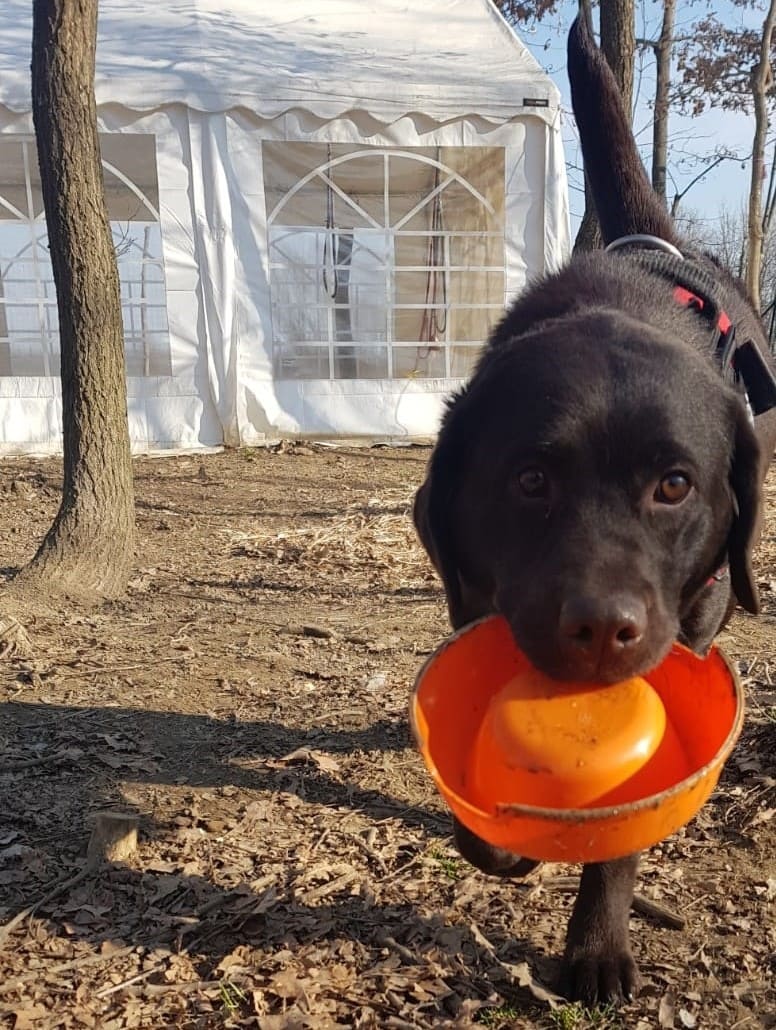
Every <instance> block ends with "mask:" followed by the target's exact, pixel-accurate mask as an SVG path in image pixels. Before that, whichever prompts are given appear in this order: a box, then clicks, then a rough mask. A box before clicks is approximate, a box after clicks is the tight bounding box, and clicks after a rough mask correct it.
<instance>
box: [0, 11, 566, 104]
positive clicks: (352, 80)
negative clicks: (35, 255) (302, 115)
mask: <svg viewBox="0 0 776 1030" xmlns="http://www.w3.org/2000/svg"><path fill="white" fill-rule="evenodd" d="M1 6H2V10H0V26H1V27H2V31H1V32H0V104H2V105H4V106H6V107H8V108H10V109H11V110H13V111H17V112H20V111H26V110H28V108H29V81H28V68H29V49H30V33H31V9H32V4H31V2H30V0H3V4H2V5H1ZM97 53H98V60H97V75H96V84H95V85H96V93H97V102H98V104H100V105H101V104H108V103H114V102H118V103H121V104H122V105H123V106H125V107H128V108H130V109H132V110H134V111H148V110H152V109H153V108H156V107H162V106H164V105H167V104H175V103H177V104H183V105H185V106H186V107H188V108H192V109H193V110H198V111H202V112H206V111H209V112H215V111H228V110H232V109H234V108H240V107H243V108H245V109H246V110H248V111H250V112H252V113H253V114H255V115H257V116H259V117H262V118H275V117H277V116H278V115H281V114H283V113H285V112H286V111H288V110H291V109H292V108H297V107H298V108H302V109H303V110H305V111H310V112H312V113H313V114H315V115H316V116H317V117H319V118H326V119H329V118H336V117H338V116H340V115H342V114H344V113H345V112H347V111H351V110H362V111H369V112H370V114H371V115H372V116H373V117H374V118H376V119H378V120H380V121H383V122H386V121H393V120H395V119H396V118H401V117H403V116H404V115H405V114H407V113H408V112H416V113H418V114H421V115H424V116H427V117H429V118H434V119H438V120H441V119H444V118H449V117H460V116H466V115H471V114H477V115H479V116H480V117H483V118H487V119H491V120H495V121H505V120H508V119H510V118H511V117H513V115H514V113H515V111H516V110H519V109H520V107H521V106H522V104H523V102H524V100H528V101H529V103H530V102H536V101H539V102H547V103H548V105H549V106H548V108H547V109H544V108H537V109H535V110H536V111H537V112H538V114H539V116H540V117H545V118H547V119H548V120H551V119H552V117H553V113H554V112H555V111H556V110H557V107H558V102H559V98H558V91H557V89H556V87H555V86H554V84H553V83H552V81H551V80H550V79H549V78H548V77H547V76H546V75H545V74H544V73H543V72H542V70H541V68H540V67H539V65H538V64H537V62H536V61H535V60H534V58H533V57H532V56H531V54H530V53H529V51H528V50H527V49H526V48H525V47H524V46H523V44H522V43H520V41H519V40H518V39H517V38H516V36H515V35H514V34H513V33H512V32H511V30H510V29H509V27H508V26H507V25H506V24H505V23H504V21H503V20H502V18H501V17H500V15H499V14H498V12H497V10H496V9H495V8H494V7H493V6H492V5H491V4H490V3H489V2H488V0H424V2H423V3H414V4H411V3H408V2H407V0H321V2H317V3H316V2H313V0H284V2H283V3H278V4H273V3H268V2H263V3H262V2H257V0H229V2H228V3H223V2H221V0H165V2H163V3H158V2H155V0H101V3H100V8H99V20H98V42H97Z"/></svg>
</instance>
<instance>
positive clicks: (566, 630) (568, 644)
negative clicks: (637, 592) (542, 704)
mask: <svg viewBox="0 0 776 1030" xmlns="http://www.w3.org/2000/svg"><path fill="white" fill-rule="evenodd" d="M558 630H559V638H560V640H559V643H560V645H561V648H562V649H563V651H564V652H565V653H566V655H567V656H568V658H569V659H570V660H571V661H572V662H573V661H574V660H575V658H576V659H578V660H583V661H584V662H585V664H586V665H589V664H595V665H596V666H597V667H600V668H601V669H602V670H603V671H605V670H606V667H607V666H608V665H609V664H611V663H612V662H617V661H618V660H620V659H621V658H622V657H623V656H624V652H625V651H627V650H628V649H629V648H633V647H635V646H636V645H638V644H639V643H641V641H642V640H643V638H644V634H645V632H646V630H647V609H646V606H645V604H644V602H643V601H641V600H640V599H639V598H637V597H632V596H627V595H620V596H613V597H611V596H610V597H607V598H605V599H598V598H594V597H584V596H579V597H571V598H567V599H566V600H565V601H564V603H563V605H562V607H561V611H560V620H559V626H558Z"/></svg>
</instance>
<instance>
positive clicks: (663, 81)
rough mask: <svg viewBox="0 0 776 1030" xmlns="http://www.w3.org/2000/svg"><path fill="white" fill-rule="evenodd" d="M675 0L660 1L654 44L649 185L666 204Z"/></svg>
mask: <svg viewBox="0 0 776 1030" xmlns="http://www.w3.org/2000/svg"><path fill="white" fill-rule="evenodd" d="M675 21H676V0H663V20H662V22H661V25H660V35H659V37H658V39H657V42H656V43H655V45H654V52H655V66H656V72H657V81H656V83H655V107H654V115H655V118H654V121H653V123H652V187H653V189H654V190H655V193H657V195H658V196H659V197H660V199H661V200H662V201H663V203H664V204H665V205H666V207H667V206H668V198H667V193H666V176H667V172H668V114H669V110H670V106H671V56H672V53H673V46H674V23H675Z"/></svg>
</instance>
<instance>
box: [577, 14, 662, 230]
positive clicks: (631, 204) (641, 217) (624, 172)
mask: <svg viewBox="0 0 776 1030" xmlns="http://www.w3.org/2000/svg"><path fill="white" fill-rule="evenodd" d="M568 75H569V82H570V83H571V103H572V106H573V108H574V116H575V118H576V120H577V126H578V128H579V135H580V137H581V140H582V155H583V157H584V159H585V172H586V173H587V178H588V181H589V183H590V188H591V190H592V192H593V199H594V200H595V206H596V211H597V213H598V221H599V222H600V225H601V234H602V235H603V239H604V243H611V242H612V240H616V239H618V238H619V237H620V236H630V235H632V234H634V233H647V234H649V235H650V236H658V237H660V239H663V240H668V241H669V242H670V243H674V244H677V243H678V242H679V240H678V237H677V236H676V233H675V232H674V229H673V225H672V223H671V219H670V218H669V216H668V212H667V211H666V210H665V209H664V208H663V206H662V204H661V203H660V201H659V200H658V198H657V195H656V194H655V192H654V190H653V189H652V186H651V184H650V182H649V179H648V178H647V173H646V171H645V170H644V165H643V164H642V163H641V157H640V156H639V152H638V149H637V147H636V142H635V140H634V138H633V133H632V132H631V128H630V119H629V118H628V116H627V115H626V112H625V106H624V104H623V100H622V95H621V93H620V90H619V88H618V86H617V82H616V80H615V78H614V75H613V74H612V70H611V68H610V67H609V65H608V64H607V63H606V59H605V57H604V55H603V54H602V53H601V51H600V50H599V49H598V47H597V46H596V44H595V41H594V39H593V35H592V32H591V29H590V27H589V25H588V23H587V20H586V18H585V17H584V16H583V15H580V16H579V17H577V18H576V20H575V21H574V24H573V25H572V26H571V31H570V32H569V39H568Z"/></svg>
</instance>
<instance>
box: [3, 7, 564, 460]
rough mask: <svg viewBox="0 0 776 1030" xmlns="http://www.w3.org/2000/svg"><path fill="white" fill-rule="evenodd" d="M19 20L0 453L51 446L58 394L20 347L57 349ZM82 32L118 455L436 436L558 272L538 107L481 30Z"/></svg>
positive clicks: (120, 21) (7, 22)
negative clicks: (519, 302)
mask: <svg viewBox="0 0 776 1030" xmlns="http://www.w3.org/2000/svg"><path fill="white" fill-rule="evenodd" d="M267 8H272V9H271V10H267ZM30 10H31V4H30V3H29V0H3V3H2V4H0V452H6V453H8V452H20V451H27V452H35V453H47V452H56V451H58V450H60V449H61V394H60V384H59V380H58V377H57V376H56V375H55V374H32V375H30V374H26V373H27V372H29V371H30V370H33V371H34V360H33V361H32V364H30V360H29V359H28V358H27V357H26V354H27V351H26V350H25V348H28V349H29V348H32V349H33V350H34V348H35V347H36V346H37V347H38V349H40V347H41V343H40V341H38V342H37V343H36V339H37V338H36V336H35V329H36V327H37V326H38V325H40V326H41V330H40V332H41V333H42V334H43V335H44V336H45V335H46V334H47V333H48V336H46V340H47V343H46V347H47V348H48V350H47V353H54V351H55V349H56V347H57V346H58V340H57V338H56V333H55V332H52V331H51V330H50V327H49V328H47V326H49V323H50V321H51V305H52V304H53V300H52V297H53V290H52V283H51V277H50V271H46V270H45V269H44V270H43V271H41V267H42V265H41V263H43V264H45V262H46V260H47V254H46V246H45V224H44V223H43V221H42V214H41V204H40V201H39V197H38V195H39V182H38V179H37V171H36V169H35V168H34V167H32V164H34V162H32V164H31V162H30V160H29V157H25V162H26V164H25V163H24V162H22V160H21V156H20V155H22V154H23V153H24V147H27V149H28V152H29V150H30V147H31V144H30V141H31V140H32V138H33V137H32V119H31V115H30V110H29V108H30V103H29V48H30V39H31V16H30ZM99 19H100V20H99V39H98V73H97V98H98V123H99V129H100V133H101V143H102V156H103V166H104V171H105V184H106V194H107V199H108V207H109V212H110V217H111V223H112V227H113V232H114V240H115V241H116V246H117V254H118V255H119V268H120V274H121V278H122V303H123V311H124V321H125V336H126V339H127V347H128V358H129V346H130V340H132V341H133V343H132V346H133V347H134V348H135V350H133V360H132V362H131V363H129V362H128V410H129V422H130V436H131V439H132V444H133V447H134V449H135V450H136V451H154V450H160V449H164V448H185V449H192V448H199V447H211V446H218V445H221V444H227V445H230V446H237V445H250V444H259V443H264V442H268V441H272V440H277V439H278V438H280V437H283V436H311V437H315V436H317V437H348V438H355V437H361V438H369V439H391V440H396V439H416V438H428V437H430V436H432V435H433V434H434V433H435V431H436V428H437V426H438V421H439V417H440V414H441V412H442V410H443V407H444V401H445V398H446V397H447V396H448V395H449V393H450V391H451V390H453V389H455V388H456V387H457V386H458V385H460V382H461V381H462V380H461V378H460V376H461V375H463V374H464V373H463V371H462V368H463V367H464V365H465V364H466V362H469V361H470V360H471V359H472V358H473V357H474V356H475V355H476V350H475V348H476V347H479V346H480V345H481V343H482V342H483V341H484V338H485V336H486V334H487V324H492V322H493V321H495V319H496V318H497V317H499V315H500V312H501V310H502V309H503V305H504V304H505V303H507V302H508V301H509V299H510V298H511V297H513V296H514V295H515V294H516V293H517V292H519V290H520V289H522V287H523V286H524V285H525V283H526V281H528V279H529V278H532V277H535V276H537V275H539V274H542V273H543V272H545V271H548V270H553V269H555V268H557V267H558V266H559V265H560V264H561V263H562V262H563V261H564V260H565V259H566V256H567V254H568V250H569V228H568V199H567V187H566V178H565V164H564V159H563V149H562V143H561V135H560V111H559V106H558V95H557V91H556V89H555V87H554V86H553V84H552V83H551V81H550V80H549V78H548V77H547V76H546V75H544V73H543V72H541V70H540V69H539V67H538V65H537V64H536V62H535V61H534V60H533V58H532V57H531V56H530V55H529V54H528V52H527V51H526V49H525V47H524V46H523V45H522V44H521V43H520V41H519V40H518V39H517V38H516V36H515V35H514V34H513V33H512V31H511V30H510V29H509V28H508V27H507V26H506V25H505V24H504V22H503V21H502V20H501V18H500V17H499V16H498V14H497V13H496V11H495V8H493V7H492V5H491V4H490V3H489V2H488V0H426V2H425V3H424V4H422V5H420V4H418V5H415V4H408V3H402V2H400V0H385V2H383V0H381V2H379V3H378V2H377V0H323V2H315V3H314V2H313V0H286V2H285V3H284V4H280V5H269V4H257V3H255V0H228V2H225V3H221V4H220V5H216V4H215V2H214V0H169V2H167V3H164V4H153V5H152V4H151V3H150V0H135V2H133V3H131V4H130V3H129V2H128V0H101V2H100V16H99ZM524 100H528V101H529V103H528V104H527V105H524V103H523V101H524ZM537 103H538V104H539V105H540V106H535V105H536V104H537ZM542 104H546V106H541V105H542ZM25 141H26V142H25ZM32 151H33V152H34V147H32ZM370 170H371V171H370ZM25 198H26V200H25ZM435 198H436V199H435ZM439 198H441V202H440V199H439ZM27 201H29V203H30V204H31V205H32V206H31V209H30V210H29V212H28V211H27V209H26V208H25V206H24V205H25V203H26V202H27ZM413 212H414V213H413ZM291 213H293V217H292V214H291ZM25 234H26V235H25ZM280 238H282V239H283V240H284V241H285V243H284V246H285V256H283V252H282V250H279V249H278V245H277V241H278V239H280ZM25 240H27V242H26V243H24V241H25ZM20 241H22V242H21V243H20ZM22 243H24V246H22ZM155 248H156V249H155ZM336 255H339V265H338V264H337V261H336V260H335V259H334V258H335V256H336ZM33 259H34V260H33ZM35 262H37V264H35ZM442 266H444V268H443V270H442V271H440V269H441V268H442ZM405 269H406V270H405ZM160 270H161V271H160ZM332 273H335V274H332ZM162 275H163V284H162V285H160V276H162ZM36 276H37V282H38V285H37V286H35V277H36ZM35 290H37V293H36V292H35ZM160 290H163V292H162V294H161V295H162V297H163V298H166V304H165V306H164V308H163V309H162V310H160V308H159V296H160ZM4 314H5V315H6V316H8V317H6V318H5V320H4V319H3V317H2V316H3V315H4ZM44 316H45V317H44ZM432 323H433V324H432ZM324 337H325V338H324ZM467 348H468V349H467ZM33 357H34V355H33ZM462 361H463V365H462V364H461V362H462ZM25 362H26V364H25ZM386 363H387V364H388V365H390V366H391V367H390V368H389V370H388V373H386V372H385V371H384V369H385V367H386ZM316 369H319V370H320V371H316ZM343 369H344V370H345V371H341V370H343ZM19 370H22V371H19ZM38 371H41V370H40V369H39V370H38ZM22 372H24V374H22Z"/></svg>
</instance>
